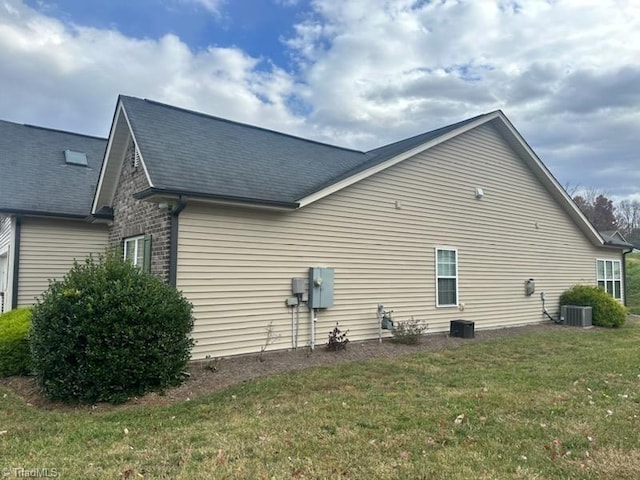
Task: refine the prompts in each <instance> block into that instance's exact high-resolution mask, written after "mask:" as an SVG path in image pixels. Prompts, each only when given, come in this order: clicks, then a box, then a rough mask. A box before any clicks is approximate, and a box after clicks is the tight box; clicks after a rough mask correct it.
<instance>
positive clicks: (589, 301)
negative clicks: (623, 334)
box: [560, 285, 627, 327]
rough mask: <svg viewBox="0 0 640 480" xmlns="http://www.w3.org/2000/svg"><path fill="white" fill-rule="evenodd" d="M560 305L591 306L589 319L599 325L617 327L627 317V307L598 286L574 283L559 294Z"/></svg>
mask: <svg viewBox="0 0 640 480" xmlns="http://www.w3.org/2000/svg"><path fill="white" fill-rule="evenodd" d="M560 305H578V306H582V307H591V308H592V310H591V320H592V322H593V324H594V325H598V326H600V327H619V326H621V325H623V324H624V322H625V320H626V319H627V309H626V308H625V307H624V306H623V305H621V304H620V303H619V302H618V301H617V300H616V299H615V298H613V297H612V296H611V295H609V294H608V293H607V292H605V291H604V290H603V289H601V288H598V287H592V286H590V285H576V286H574V287H573V288H571V289H570V290H567V291H566V292H564V293H563V294H562V295H561V296H560Z"/></svg>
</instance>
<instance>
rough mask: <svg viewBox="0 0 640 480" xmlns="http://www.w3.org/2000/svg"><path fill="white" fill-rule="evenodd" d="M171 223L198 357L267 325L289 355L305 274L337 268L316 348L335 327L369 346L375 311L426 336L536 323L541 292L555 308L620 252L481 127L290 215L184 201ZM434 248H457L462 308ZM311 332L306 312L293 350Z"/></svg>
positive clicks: (250, 339) (230, 350)
mask: <svg viewBox="0 0 640 480" xmlns="http://www.w3.org/2000/svg"><path fill="white" fill-rule="evenodd" d="M476 187H481V188H482V189H483V190H484V197H483V198H482V199H481V200H478V199H476V198H475V189H476ZM179 218H180V230H179V231H180V233H179V247H178V271H177V286H178V288H179V289H180V290H182V291H183V292H184V293H185V294H186V295H187V297H188V298H189V300H190V301H191V302H192V303H193V305H194V313H195V316H196V325H195V329H194V338H195V339H196V341H197V343H196V346H195V347H194V350H193V358H194V359H200V358H204V357H205V356H206V355H211V356H224V355H233V354H240V353H248V352H255V351H259V350H260V347H261V345H263V344H264V343H265V341H266V332H267V328H268V326H269V324H270V323H272V324H273V328H274V336H275V337H277V340H276V341H275V342H274V343H273V345H272V348H290V346H291V333H290V332H291V314H290V310H288V309H287V308H286V306H285V299H286V298H287V297H288V296H290V285H291V278H292V277H306V276H307V269H308V267H310V266H325V267H334V268H335V304H334V307H332V308H330V309H327V310H321V311H320V312H319V315H318V323H317V333H316V339H317V344H318V345H319V346H321V345H323V344H324V343H326V338H327V335H328V332H329V331H330V330H331V329H332V328H333V326H334V325H335V323H336V322H339V324H340V327H341V328H343V329H345V330H346V329H348V330H349V338H350V339H352V340H362V339H371V338H377V335H378V327H377V321H376V307H377V305H378V304H379V303H382V304H384V305H385V308H387V309H391V310H393V311H394V314H393V318H394V320H396V321H402V320H407V319H409V318H410V317H411V316H415V317H416V318H418V319H420V320H423V321H424V322H425V323H427V324H428V326H429V328H428V331H429V332H431V333H434V332H443V331H447V330H448V328H449V321H450V320H453V319H459V318H463V319H466V320H473V321H475V322H476V328H479V329H480V328H492V327H501V326H509V325H519V324H524V323H532V322H540V321H543V320H544V317H543V316H542V303H541V301H540V292H542V291H544V292H546V294H547V307H548V308H549V309H550V311H552V312H554V311H555V310H557V309H558V298H559V295H560V294H561V293H562V292H563V291H564V290H565V289H567V288H569V287H571V286H572V285H573V284H576V283H588V284H592V285H594V284H595V275H596V271H595V269H596V263H595V262H596V258H613V259H619V258H620V257H621V256H620V254H619V253H617V252H614V251H611V250H607V249H604V248H596V247H594V246H593V245H592V244H591V243H590V242H589V241H588V240H587V239H586V238H585V237H584V235H583V234H582V233H581V231H580V230H579V229H578V227H577V226H576V225H575V224H574V223H573V221H572V220H571V219H570V218H569V216H568V215H567V214H566V212H565V211H564V210H562V209H561V208H560V206H559V205H558V204H556V203H555V201H554V200H553V199H552V198H551V196H550V195H549V194H548V192H547V191H546V190H545V188H544V187H543V186H542V185H541V184H540V183H539V182H538V181H537V179H536V178H535V177H534V175H533V174H532V173H531V171H530V170H529V169H528V167H526V166H525V165H524V163H522V161H521V160H520V159H519V158H518V157H516V156H515V154H514V153H513V151H512V150H511V149H510V148H509V146H508V145H507V144H506V143H505V142H504V140H503V139H502V137H500V135H499V134H498V133H497V131H496V130H495V129H494V128H493V127H491V126H490V125H484V126H481V127H479V128H477V129H474V130H472V131H470V132H468V133H465V134H463V135H461V136H458V137H456V138H454V139H452V140H450V141H448V142H446V143H443V144H441V145H439V146H437V147H434V148H433V149H430V150H429V151H428V152H426V153H423V154H419V155H417V156H415V157H413V158H411V159H408V160H406V161H404V162H401V163H400V164H398V165H395V166H393V167H391V168H389V169H387V170H385V171H383V172H380V173H378V174H376V175H373V176H372V177H369V178H367V179H365V180H363V181H361V182H358V183H356V184H354V185H352V186H350V187H348V188H345V189H343V190H341V191H339V192H337V193H334V194H332V195H330V196H329V197H326V198H324V199H322V200H319V201H317V202H315V203H313V204H311V205H309V206H307V207H305V208H303V209H301V210H298V211H295V212H275V211H266V210H265V211H258V210H250V209H242V208H231V207H213V206H197V205H189V206H188V207H187V208H186V209H185V210H184V211H183V212H182V214H181V215H180V217H179ZM438 246H440V247H442V246H446V247H452V248H455V249H457V252H458V285H459V292H458V296H459V302H460V303H461V304H464V311H461V310H459V309H458V308H455V307H454V308H450V307H449V308H437V307H436V298H435V291H436V289H435V282H436V272H435V247H438ZM529 278H533V279H535V281H536V293H535V294H534V295H533V296H530V297H527V296H525V293H524V282H525V281H526V280H527V279H529ZM308 327H309V316H308V312H307V309H306V308H301V309H300V337H299V343H298V345H299V346H305V345H308V342H309V336H308V333H309V328H308ZM385 335H388V334H386V333H385Z"/></svg>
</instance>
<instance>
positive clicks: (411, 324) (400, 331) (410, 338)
mask: <svg viewBox="0 0 640 480" xmlns="http://www.w3.org/2000/svg"><path fill="white" fill-rule="evenodd" d="M426 331H427V325H425V324H424V323H422V322H421V321H420V320H416V319H415V318H413V317H411V319H410V320H406V321H404V322H398V323H397V325H396V326H395V328H394V329H393V330H392V331H391V333H392V335H393V341H394V342H396V343H404V344H406V345H417V344H418V343H420V337H422V335H423V334H424V332H426Z"/></svg>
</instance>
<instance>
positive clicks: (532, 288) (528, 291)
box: [524, 278, 536, 297]
mask: <svg viewBox="0 0 640 480" xmlns="http://www.w3.org/2000/svg"><path fill="white" fill-rule="evenodd" d="M535 292H536V282H535V280H534V279H533V278H530V279H529V280H525V282H524V294H525V295H526V296H527V297H530V296H531V295H533V294H534V293H535Z"/></svg>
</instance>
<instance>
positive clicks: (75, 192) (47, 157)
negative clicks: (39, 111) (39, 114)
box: [0, 120, 107, 217]
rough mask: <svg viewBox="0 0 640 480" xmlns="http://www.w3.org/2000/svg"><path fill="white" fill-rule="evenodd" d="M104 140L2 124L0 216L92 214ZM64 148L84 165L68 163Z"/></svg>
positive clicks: (38, 128)
mask: <svg viewBox="0 0 640 480" xmlns="http://www.w3.org/2000/svg"><path fill="white" fill-rule="evenodd" d="M106 145H107V142H106V140H105V139H101V138H95V137H88V136H84V135H78V134H75V133H69V132H62V131H58V130H50V129H47V128H41V127H35V126H31V125H22V124H17V123H12V122H7V121H3V120H0V212H13V213H19V212H24V213H40V214H44V215H61V216H77V217H83V216H86V215H88V214H89V213H90V211H91V202H92V200H93V195H94V193H95V189H96V184H97V182H98V175H99V174H100V167H101V165H102V160H103V157H104V151H105V147H106ZM65 150H73V151H76V152H83V153H85V154H86V155H87V161H88V166H87V167H84V166H78V165H67V164H66V163H65V155H64V151H65Z"/></svg>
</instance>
